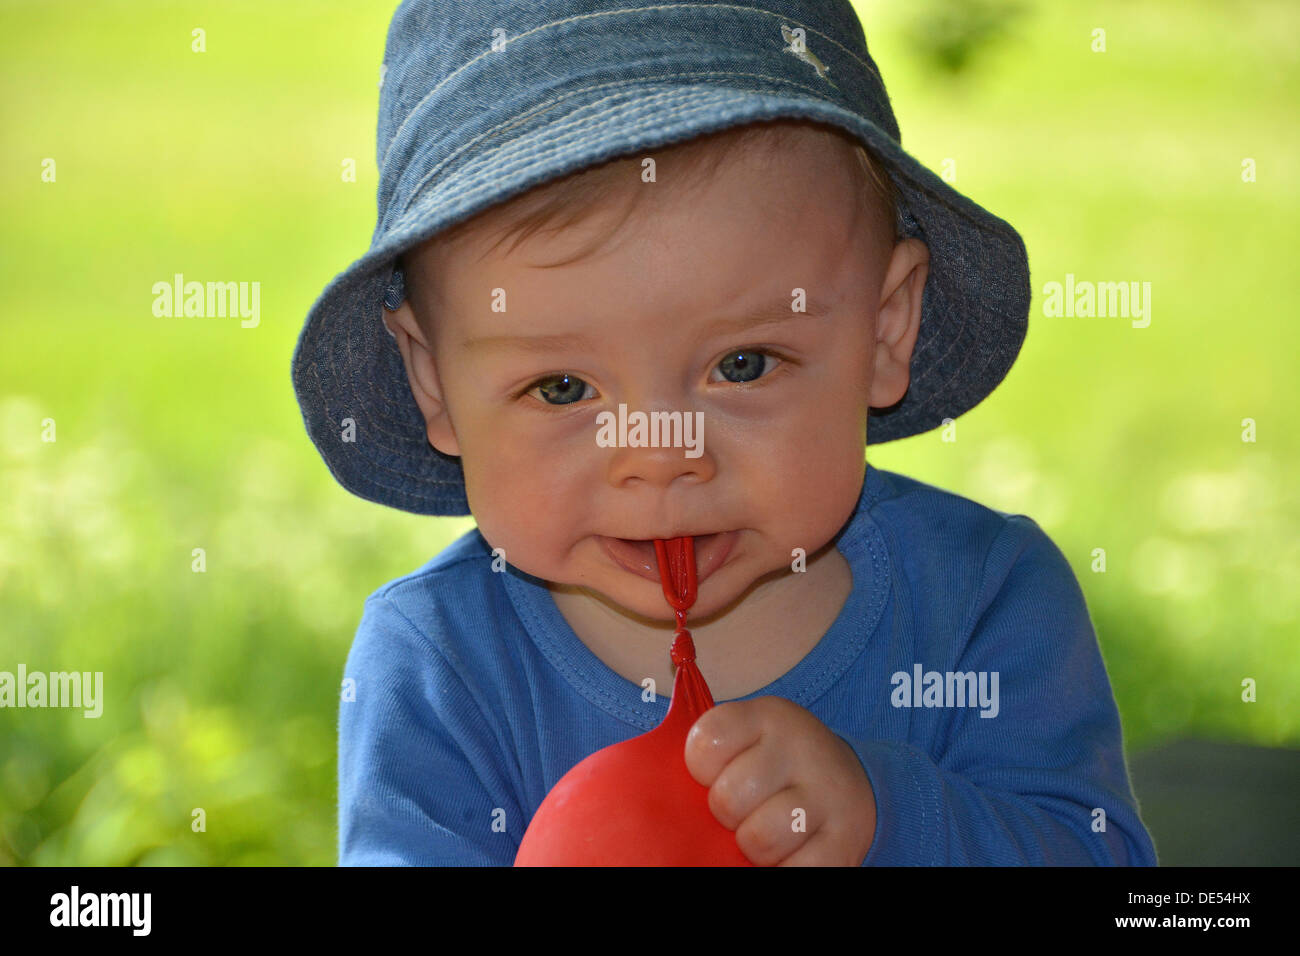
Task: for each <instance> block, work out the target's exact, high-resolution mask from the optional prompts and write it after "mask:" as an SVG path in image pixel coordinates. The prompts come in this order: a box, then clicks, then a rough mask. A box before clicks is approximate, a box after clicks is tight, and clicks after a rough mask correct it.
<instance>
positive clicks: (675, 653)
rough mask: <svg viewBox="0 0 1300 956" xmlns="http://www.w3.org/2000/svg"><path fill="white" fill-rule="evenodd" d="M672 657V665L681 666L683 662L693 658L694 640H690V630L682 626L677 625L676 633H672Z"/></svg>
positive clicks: (690, 660)
mask: <svg viewBox="0 0 1300 956" xmlns="http://www.w3.org/2000/svg"><path fill="white" fill-rule="evenodd" d="M670 653H671V654H672V658H673V667H681V666H682V665H683V664H687V663H690V662H692V661H694V660H695V642H694V641H693V640H691V632H690V631H688V630H686V628H684V627H678V628H677V633H676V634H674V635H673V646H672V650H671V651H670Z"/></svg>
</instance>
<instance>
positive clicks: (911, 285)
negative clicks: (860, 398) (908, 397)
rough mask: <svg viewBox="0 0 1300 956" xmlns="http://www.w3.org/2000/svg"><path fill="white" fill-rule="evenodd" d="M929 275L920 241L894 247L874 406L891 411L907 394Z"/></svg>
mask: <svg viewBox="0 0 1300 956" xmlns="http://www.w3.org/2000/svg"><path fill="white" fill-rule="evenodd" d="M929 274H930V249H929V247H927V246H926V244H925V243H923V242H921V240H919V239H904V240H903V241H902V242H900V243H898V244H897V245H896V246H894V251H893V253H892V255H891V256H890V259H889V265H888V267H887V268H886V270H885V281H884V282H883V283H882V285H881V287H880V308H879V311H878V312H877V313H876V355H875V363H874V370H873V373H872V378H871V407H872V408H888V407H889V406H891V405H895V404H897V403H898V402H900V401H901V400H902V398H903V395H904V394H906V392H907V386H908V384H909V380H910V372H909V370H910V368H911V364H912V350H913V349H915V348H916V337H917V334H918V333H919V332H920V329H921V300H922V298H923V293H924V292H925V280H926V278H927V277H928V276H929Z"/></svg>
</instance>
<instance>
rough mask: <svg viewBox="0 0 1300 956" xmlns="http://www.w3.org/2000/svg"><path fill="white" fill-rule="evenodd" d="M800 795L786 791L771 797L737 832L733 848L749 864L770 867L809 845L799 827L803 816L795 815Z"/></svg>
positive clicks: (791, 788)
mask: <svg viewBox="0 0 1300 956" xmlns="http://www.w3.org/2000/svg"><path fill="white" fill-rule="evenodd" d="M799 792H800V791H799V790H798V789H797V788H795V787H787V788H786V789H784V790H781V791H780V792H778V793H775V794H773V795H772V796H771V797H769V798H768V799H767V800H765V801H764V802H763V804H762V806H760V807H759V808H758V809H757V810H755V811H754V812H753V813H751V814H750V815H749V816H747V817H746V818H745V819H744V821H743V822H742V823H741V824H740V826H739V827H738V828H737V829H736V845H737V846H738V847H740V852H741V853H743V854H745V856H746V857H747V858H748V859H749V862H751V863H753V864H755V865H757V866H772V865H774V864H776V863H779V862H780V861H781V860H784V859H785V858H786V857H788V856H790V855H791V854H793V853H795V852H796V851H797V850H798V849H799V848H800V847H801V846H803V845H804V844H805V843H806V842H807V841H808V839H809V836H808V832H807V830H805V829H803V827H802V825H801V818H802V817H803V814H802V813H799V812H798V811H799V810H800V809H801V808H800V806H799V804H800V800H799ZM809 829H811V827H810V828H809Z"/></svg>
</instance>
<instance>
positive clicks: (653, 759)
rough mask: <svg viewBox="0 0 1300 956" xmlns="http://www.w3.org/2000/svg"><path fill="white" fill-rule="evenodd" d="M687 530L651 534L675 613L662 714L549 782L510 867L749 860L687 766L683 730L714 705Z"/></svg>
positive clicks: (735, 863) (735, 862)
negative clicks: (692, 613)
mask: <svg viewBox="0 0 1300 956" xmlns="http://www.w3.org/2000/svg"><path fill="white" fill-rule="evenodd" d="M694 544H695V542H694V539H692V538H689V537H688V538H673V539H671V540H669V541H656V542H655V553H656V555H657V557H658V559H659V574H660V578H661V580H662V582H663V586H664V596H665V597H666V598H667V599H668V602H669V604H670V605H671V606H672V607H673V609H674V610H675V611H676V613H677V625H678V626H677V631H676V633H675V635H674V637H673V645H672V659H673V663H674V664H675V665H676V666H677V673H676V675H675V676H674V678H673V696H672V700H671V701H670V702H669V704H668V714H667V716H665V717H664V720H663V723H661V724H660V725H659V726H658V727H656V728H655V729H654V730H652V731H650V732H649V733H645V734H642V735H641V736H639V737H633V738H632V739H631V740H625V741H623V742H622V743H618V744H614V745H613V746H610V747H606V748H604V749H603V750H598V751H596V752H595V753H594V754H592V755H591V756H589V757H587V758H585V759H584V760H582V761H580V762H579V763H578V764H577V765H576V766H575V767H573V769H571V770H570V771H569V772H568V773H566V774H565V775H564V776H563V777H562V778H560V780H559V782H558V783H556V785H555V786H554V787H553V788H551V792H550V793H548V794H547V795H546V799H544V800H543V801H542V804H541V806H539V807H538V808H537V812H536V813H535V814H533V819H532V821H531V822H530V823H529V824H528V829H527V830H526V831H525V832H524V838H523V840H522V841H521V842H520V844H519V852H518V853H517V854H516V855H515V866H752V865H753V864H751V863H750V861H749V860H748V858H746V856H745V855H744V853H742V852H741V850H740V847H739V846H737V845H736V835H735V833H733V832H732V831H731V830H728V829H727V828H726V827H724V826H723V825H722V824H721V823H719V822H718V820H717V818H716V817H714V815H713V811H712V810H710V809H709V791H708V788H707V787H703V786H701V785H700V784H699V783H696V781H695V778H694V777H692V776H691V774H690V771H688V770H687V769H686V760H685V758H684V757H683V752H684V750H685V747H686V735H687V734H688V733H689V732H690V729H691V727H692V726H693V725H694V723H695V721H696V720H697V719H698V718H699V716H700V715H701V714H703V713H704V712H705V711H706V710H708V709H709V708H710V707H712V706H713V695H712V694H711V693H710V692H709V685H708V684H707V683H705V680H704V676H703V675H702V674H701V673H700V671H699V668H698V667H697V666H696V665H695V644H694V642H693V641H692V640H691V633H690V631H688V630H686V626H685V625H686V612H687V611H688V610H689V609H690V607H691V605H692V604H694V603H695V593H696V579H695V547H694Z"/></svg>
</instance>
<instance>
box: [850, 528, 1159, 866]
mask: <svg viewBox="0 0 1300 956" xmlns="http://www.w3.org/2000/svg"><path fill="white" fill-rule="evenodd" d="M967 620H968V621H970V622H973V623H972V624H971V625H969V627H968V629H967V631H966V633H968V635H969V636H968V637H967V638H966V640H965V642H964V646H963V647H962V650H961V652H960V653H959V654H958V655H957V656H958V657H959V659H960V660H959V664H958V665H957V667H956V668H955V670H957V671H962V672H969V671H974V672H976V673H979V672H981V671H984V672H989V678H988V686H989V687H992V686H993V684H992V672H997V673H998V684H997V685H996V686H997V688H998V691H997V696H996V700H997V712H996V714H995V715H992V712H993V708H992V707H989V708H987V709H986V710H987V712H989V713H990V714H991V716H988V717H981V716H980V713H981V708H978V707H952V708H947V709H945V710H944V711H943V713H942V719H943V720H946V721H947V728H948V729H947V732H946V733H940V734H938V735H937V738H936V739H937V740H938V741H939V745H938V746H937V747H933V748H931V749H934V750H936V751H937V752H935V753H930V752H927V750H925V749H922V748H921V747H918V746H915V745H913V744H912V743H908V742H904V741H897V740H854V739H851V738H848V737H846V738H845V740H846V741H847V742H848V743H849V745H850V746H852V747H853V748H854V750H855V751H856V752H857V754H858V759H859V760H861V762H862V766H863V768H864V769H865V770H866V772H867V776H868V778H869V779H870V781H871V786H872V789H873V791H874V792H875V799H876V831H875V839H874V841H873V843H872V845H871V849H870V850H869V851H868V853H867V856H866V858H865V859H864V860H863V865H864V866H872V865H881V866H900V865H901V866H961V865H975V866H1007V865H1026V864H1030V865H1049V866H1062V865H1064V866H1080V865H1120V866H1125V865H1127V866H1154V865H1156V853H1155V847H1154V846H1153V844H1152V842H1151V838H1150V836H1149V835H1148V834H1147V831H1146V828H1145V827H1144V826H1143V824H1142V821H1141V819H1140V818H1139V816H1138V810H1137V803H1136V801H1135V799H1134V797H1133V793H1132V790H1131V789H1130V786H1129V780H1128V771H1127V768H1126V766H1125V762H1124V752H1123V743H1122V739H1121V731H1120V723H1119V712H1118V709H1117V708H1116V706H1115V699H1114V695H1113V694H1112V692H1111V687H1110V681H1109V679H1108V678H1107V676H1106V669H1105V666H1104V664H1103V663H1102V658H1101V651H1100V648H1099V647H1098V644H1097V638H1096V634H1095V632H1094V630H1093V626H1092V621H1091V619H1090V618H1089V615H1088V610H1087V606H1086V604H1085V602H1084V598H1083V593H1082V591H1081V590H1080V588H1079V583H1078V581H1077V580H1076V579H1075V576H1074V573H1073V571H1072V570H1071V568H1070V565H1069V562H1068V561H1066V559H1065V556H1064V555H1063V554H1061V552H1060V549H1059V548H1057V546H1056V545H1055V544H1054V543H1053V542H1052V540H1051V539H1050V538H1049V537H1048V536H1047V534H1046V533H1045V532H1043V530H1042V529H1041V528H1039V526H1038V525H1037V524H1036V523H1035V522H1034V521H1033V520H1032V519H1030V518H1028V517H1025V516H1024V515H1012V516H1009V517H1008V518H1007V523H1006V525H1005V526H1004V527H1003V529H1002V531H1001V532H1000V533H999V534H998V536H997V538H996V539H995V541H994V542H993V544H992V546H991V547H990V550H989V553H988V555H987V556H986V559H985V567H984V575H983V579H982V584H981V587H980V592H979V594H978V595H977V596H976V599H975V602H974V605H973V606H972V609H971V611H970V613H969V614H968V616H967ZM921 663H922V664H923V666H924V669H925V670H930V669H932V668H933V664H932V663H931V662H921ZM934 663H937V662H934ZM940 666H942V665H940ZM936 669H937V668H936ZM1103 826H1104V829H1102V827H1103Z"/></svg>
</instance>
